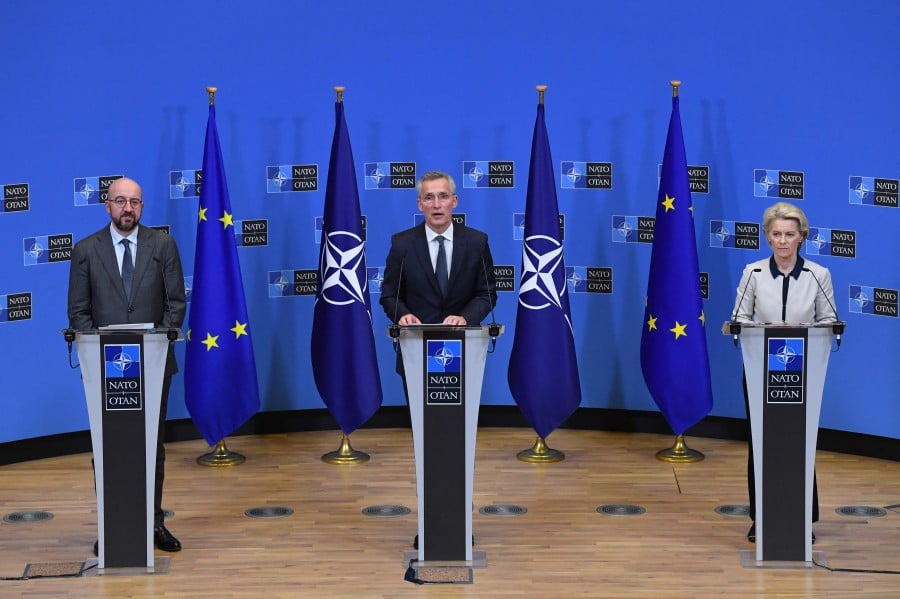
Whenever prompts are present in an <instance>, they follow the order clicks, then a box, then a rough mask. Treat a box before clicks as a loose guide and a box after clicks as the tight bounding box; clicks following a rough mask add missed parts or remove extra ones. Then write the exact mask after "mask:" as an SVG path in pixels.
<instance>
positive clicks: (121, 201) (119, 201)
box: [106, 198, 144, 208]
mask: <svg viewBox="0 0 900 599" xmlns="http://www.w3.org/2000/svg"><path fill="white" fill-rule="evenodd" d="M106 201H107V202H110V203H111V204H115V205H116V206H117V207H118V208H124V207H125V204H131V207H132V208H140V207H141V204H143V203H144V200H139V199H137V198H130V199H127V200H126V199H125V198H116V199H114V200H106Z"/></svg>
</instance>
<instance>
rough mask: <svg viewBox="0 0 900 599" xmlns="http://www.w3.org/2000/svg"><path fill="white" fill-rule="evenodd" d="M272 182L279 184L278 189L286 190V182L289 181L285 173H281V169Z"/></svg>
mask: <svg viewBox="0 0 900 599" xmlns="http://www.w3.org/2000/svg"><path fill="white" fill-rule="evenodd" d="M272 180H273V181H275V182H276V183H278V189H284V182H285V181H287V177H285V176H284V173H282V172H281V169H278V172H277V173H275V176H274V177H272Z"/></svg>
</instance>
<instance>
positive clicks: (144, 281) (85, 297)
mask: <svg viewBox="0 0 900 599" xmlns="http://www.w3.org/2000/svg"><path fill="white" fill-rule="evenodd" d="M138 227H139V231H138V246H137V250H136V256H135V265H134V279H133V282H132V294H131V301H130V302H129V301H128V300H127V299H126V297H125V287H124V285H123V284H122V276H121V275H120V274H119V265H118V262H117V260H116V251H115V248H113V242H112V237H111V234H110V231H109V225H107V226H105V227H103V228H102V229H100V230H99V231H97V232H96V233H93V234H92V235H90V236H88V237H86V238H84V239H82V240H81V241H79V242H78V243H76V244H75V247H74V248H73V249H72V263H71V266H70V269H69V302H68V303H69V308H68V311H69V326H70V327H71V328H73V329H75V330H85V329H96V328H98V327H102V326H107V325H111V324H128V323H135V324H138V323H144V322H152V323H153V324H154V325H155V326H157V327H176V328H177V327H181V324H182V322H184V313H185V310H186V308H187V306H186V303H185V293H184V273H183V272H182V269H181V258H180V256H179V255H178V247H177V246H176V245H175V240H174V239H173V238H172V236H171V235H168V234H166V233H164V232H162V231H157V230H156V229H151V228H149V227H145V226H143V225H138ZM177 371H178V366H177V365H176V363H175V357H174V354H173V352H172V351H171V350H170V351H169V358H168V360H167V363H166V374H173V373H175V372H177Z"/></svg>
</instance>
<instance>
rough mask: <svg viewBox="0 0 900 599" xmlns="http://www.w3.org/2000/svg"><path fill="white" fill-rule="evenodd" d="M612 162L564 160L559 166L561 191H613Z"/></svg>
mask: <svg viewBox="0 0 900 599" xmlns="http://www.w3.org/2000/svg"><path fill="white" fill-rule="evenodd" d="M612 176H613V171H612V162H578V161H575V160H563V161H562V162H561V163H560V165H559V186H560V188H561V189H612Z"/></svg>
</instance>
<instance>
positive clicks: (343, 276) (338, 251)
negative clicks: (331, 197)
mask: <svg viewBox="0 0 900 599" xmlns="http://www.w3.org/2000/svg"><path fill="white" fill-rule="evenodd" d="M365 247H366V242H365V241H363V240H362V238H361V237H360V236H359V235H356V234H355V233H350V232H349V231H332V232H331V233H328V234H327V239H326V243H325V248H324V251H323V252H322V263H321V264H320V265H319V275H320V277H321V279H320V280H321V281H322V293H321V297H322V299H324V300H325V301H326V302H328V303H329V304H332V305H334V306H345V305H347V304H352V303H353V302H359V303H361V304H363V305H365V304H366V296H365V293H366V289H367V287H368V285H369V279H368V272H367V270H366V261H365V256H366V255H365V251H364V250H365ZM369 316H370V318H371V314H370V315H369Z"/></svg>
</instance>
